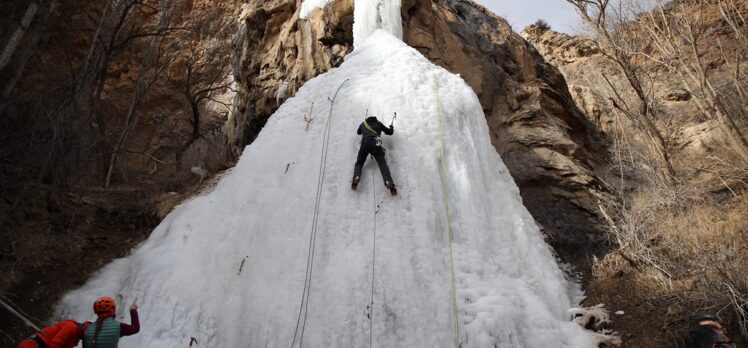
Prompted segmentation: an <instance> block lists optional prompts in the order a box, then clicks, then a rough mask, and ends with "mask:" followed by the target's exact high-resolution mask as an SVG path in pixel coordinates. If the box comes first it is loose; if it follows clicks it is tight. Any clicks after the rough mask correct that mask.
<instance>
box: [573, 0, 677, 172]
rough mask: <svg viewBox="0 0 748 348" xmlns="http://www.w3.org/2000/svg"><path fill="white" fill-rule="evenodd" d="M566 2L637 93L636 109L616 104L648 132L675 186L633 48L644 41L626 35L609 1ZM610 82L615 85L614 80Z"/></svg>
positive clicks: (582, 0) (581, 0) (621, 22)
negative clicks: (592, 32)
mask: <svg viewBox="0 0 748 348" xmlns="http://www.w3.org/2000/svg"><path fill="white" fill-rule="evenodd" d="M566 2H568V3H569V4H571V5H573V6H574V7H575V9H576V10H577V12H578V13H579V15H580V17H581V18H582V20H583V21H584V22H585V23H586V24H587V25H589V26H590V28H591V29H592V30H593V31H594V33H595V40H596V41H597V43H598V46H599V47H600V48H601V50H602V52H603V54H604V55H605V57H606V58H608V59H609V60H611V61H612V62H614V63H615V64H616V65H617V66H618V67H619V68H620V70H621V72H622V73H623V74H624V76H625V77H626V82H627V83H628V85H629V86H630V87H631V88H632V89H633V91H634V93H635V94H636V96H637V98H638V101H639V105H638V107H636V108H634V107H629V105H628V104H627V103H625V102H624V101H623V98H620V97H619V98H618V99H619V101H620V103H615V104H614V106H615V107H616V108H617V109H618V110H620V111H622V112H623V113H624V114H626V115H627V116H628V117H629V118H631V119H633V120H635V121H636V124H637V125H638V127H639V128H640V129H641V130H642V131H643V132H644V133H645V134H646V135H647V138H649V139H650V141H651V144H652V147H653V148H654V150H655V153H656V154H657V156H658V158H659V162H660V172H661V174H662V176H663V178H664V180H665V183H666V184H667V185H668V186H672V185H674V184H675V170H674V169H673V166H672V163H671V161H670V155H669V153H668V150H667V147H666V146H665V140H664V138H663V136H662V134H661V133H660V131H659V130H658V129H657V126H656V125H655V124H654V122H653V121H652V119H651V117H652V116H656V115H655V114H656V111H655V110H654V109H653V108H652V105H653V103H652V100H651V99H652V98H651V96H650V95H649V94H648V93H647V92H646V89H645V87H644V83H643V82H642V79H641V73H642V71H641V69H639V68H638V66H637V65H636V64H635V53H636V52H638V51H639V50H638V49H633V48H632V47H631V46H632V44H633V45H636V44H641V41H639V40H636V38H635V37H631V36H627V35H626V34H625V30H623V29H625V18H624V17H623V16H622V15H621V13H620V12H619V13H614V11H613V9H611V7H610V0H566ZM616 15H617V17H616ZM614 21H615V22H614ZM610 85H611V87H612V88H614V87H613V85H612V83H611V84H610ZM614 90H615V88H614ZM616 93H617V91H616Z"/></svg>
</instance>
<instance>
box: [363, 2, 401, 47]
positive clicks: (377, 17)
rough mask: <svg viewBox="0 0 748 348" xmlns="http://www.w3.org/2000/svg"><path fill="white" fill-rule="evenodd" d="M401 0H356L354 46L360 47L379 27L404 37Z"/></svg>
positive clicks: (396, 35)
mask: <svg viewBox="0 0 748 348" xmlns="http://www.w3.org/2000/svg"><path fill="white" fill-rule="evenodd" d="M401 3H402V1H401V0H356V2H355V4H354V5H353V6H354V8H353V47H354V48H355V47H358V46H360V45H361V44H362V43H364V41H366V39H367V38H368V37H369V36H371V34H373V33H374V32H375V31H377V30H378V29H383V30H385V31H387V32H388V33H390V34H392V35H393V36H395V37H396V38H398V39H400V40H402V39H403V20H402V15H401V14H400V7H401Z"/></svg>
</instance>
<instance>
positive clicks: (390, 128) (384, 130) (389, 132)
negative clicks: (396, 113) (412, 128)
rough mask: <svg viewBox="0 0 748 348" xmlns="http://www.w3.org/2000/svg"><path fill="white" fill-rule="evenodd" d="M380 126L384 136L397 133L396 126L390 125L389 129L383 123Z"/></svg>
mask: <svg viewBox="0 0 748 348" xmlns="http://www.w3.org/2000/svg"><path fill="white" fill-rule="evenodd" d="M379 124H380V125H382V132H384V134H387V135H392V134H393V133H395V127H394V126H392V125H390V126H389V127H387V126H385V125H384V124H382V123H381V122H380V123H379Z"/></svg>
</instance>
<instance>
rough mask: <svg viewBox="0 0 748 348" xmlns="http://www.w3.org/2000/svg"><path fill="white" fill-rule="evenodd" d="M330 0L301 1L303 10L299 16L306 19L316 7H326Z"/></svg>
mask: <svg viewBox="0 0 748 348" xmlns="http://www.w3.org/2000/svg"><path fill="white" fill-rule="evenodd" d="M328 2H330V0H304V1H303V2H302V3H301V10H300V12H299V18H301V19H306V18H307V16H309V13H310V12H312V10H314V9H315V8H318V7H325V5H327V3H328Z"/></svg>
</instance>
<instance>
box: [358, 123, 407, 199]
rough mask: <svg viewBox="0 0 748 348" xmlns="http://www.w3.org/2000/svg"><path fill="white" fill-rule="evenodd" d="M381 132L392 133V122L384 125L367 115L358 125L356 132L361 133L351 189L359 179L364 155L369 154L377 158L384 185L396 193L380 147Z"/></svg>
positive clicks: (392, 192) (364, 159) (393, 129)
mask: <svg viewBox="0 0 748 348" xmlns="http://www.w3.org/2000/svg"><path fill="white" fill-rule="evenodd" d="M393 121H394V119H393ZM382 132H384V134H387V135H392V134H393V133H394V132H395V128H394V127H393V124H390V126H389V127H386V126H385V125H383V124H382V122H379V120H377V118H376V117H375V116H369V117H367V118H366V120H364V122H362V123H361V125H359V126H358V131H357V132H356V133H358V134H361V147H360V148H359V149H358V158H356V166H355V167H354V169H353V180H352V181H351V189H353V190H354V191H355V190H356V188H357V187H358V182H359V181H360V180H361V170H362V168H363V167H364V162H366V157H367V156H368V155H369V154H371V155H372V156H374V159H375V160H377V164H379V170H380V171H381V172H382V179H384V186H386V187H387V188H388V189H389V190H390V193H391V194H392V195H393V196H394V195H397V189H396V188H395V183H394V182H393V181H392V175H391V174H390V168H389V167H387V161H386V160H385V158H384V153H385V151H384V148H383V147H382V139H381V138H380V137H379V136H380V135H382Z"/></svg>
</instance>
